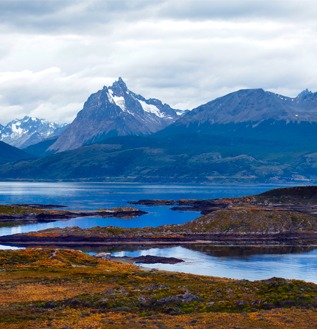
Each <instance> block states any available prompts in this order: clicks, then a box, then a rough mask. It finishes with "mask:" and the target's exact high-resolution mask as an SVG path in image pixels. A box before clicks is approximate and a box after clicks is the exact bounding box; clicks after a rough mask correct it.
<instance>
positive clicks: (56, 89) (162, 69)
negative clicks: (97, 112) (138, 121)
mask: <svg viewBox="0 0 317 329" xmlns="http://www.w3.org/2000/svg"><path fill="white" fill-rule="evenodd" d="M316 17H317V4H316V2H315V1H314V0H301V1H298V0H285V1H284V0H274V1H267V0H226V1H223V0H45V1H44V0H0V42H1V45H0V113H1V115H0V123H1V124H6V123H7V122H9V121H10V120H13V119H15V118H22V117H23V116H25V115H30V116H35V117H39V118H45V119H48V120H51V121H56V122H60V123H64V122H67V123H68V122H71V121H72V120H73V119H74V118H75V116H76V114H77V112H78V111H80V110H81V109H82V108H83V104H84V102H85V100H86V99H87V98H88V96H89V95H90V94H92V93H93V92H96V91H98V90H100V89H102V87H103V86H105V85H106V86H108V85H111V84H112V83H113V81H115V80H116V79H117V78H118V77H122V78H123V79H124V81H125V82H126V83H127V86H128V88H129V89H131V90H132V91H134V92H135V93H137V94H141V95H142V96H144V97H145V98H158V99H160V100H162V101H163V102H164V103H167V104H169V105H171V106H172V107H174V108H178V109H193V108H195V107H197V106H199V105H201V104H204V103H206V102H208V101H210V100H212V99H215V98H217V97H220V96H223V95H225V94H227V93H229V92H233V91H236V90H238V89H242V88H263V89H265V90H269V91H272V92H276V93H280V94H282V95H286V96H290V97H295V96H296V95H297V94H298V93H299V92H300V91H302V90H304V89H306V88H308V89H310V90H312V91H317V42H316V40H317V20H316Z"/></svg>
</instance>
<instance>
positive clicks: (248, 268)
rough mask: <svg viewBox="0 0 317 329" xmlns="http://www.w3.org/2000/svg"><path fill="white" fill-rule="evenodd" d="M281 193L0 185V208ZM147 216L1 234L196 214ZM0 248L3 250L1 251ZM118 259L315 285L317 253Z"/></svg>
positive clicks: (181, 252) (178, 251)
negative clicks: (152, 260) (173, 261)
mask: <svg viewBox="0 0 317 329" xmlns="http://www.w3.org/2000/svg"><path fill="white" fill-rule="evenodd" d="M275 187H280V186H273V185H270V186H268V185H256V186H255V185H252V186H236V185H233V186H230V185H210V186H209V185H150V184H106V183H59V182H58V183H31V182H30V183H24V182H23V183H22V182H21V183H18V182H0V204H10V203H39V204H56V205H65V206H66V207H67V208H66V209H91V210H93V209H98V208H105V207H116V206H125V205H128V201H132V200H140V199H174V200H178V199H214V198H222V197H237V196H243V195H252V194H256V193H261V192H264V191H266V190H269V189H272V188H275ZM137 207H138V208H140V209H142V210H145V211H148V212H149V213H148V214H146V215H143V216H140V217H137V218H133V219H129V220H126V219H116V218H97V217H91V218H75V219H71V220H68V221H57V222H52V223H45V224H43V223H39V224H29V225H20V226H15V227H12V228H0V235H8V234H14V233H26V232H30V231H38V230H42V229H47V228H54V227H67V226H79V227H82V228H89V227H94V226H108V225H113V226H122V227H144V226H153V227H154V226H159V225H163V224H172V223H173V224H180V223H184V222H186V221H189V220H191V219H194V218H196V217H197V216H199V214H198V213H194V212H181V211H172V210H170V208H169V207H146V206H137ZM1 248H6V247H4V246H0V249H1ZM114 254H115V255H117V256H123V255H128V256H132V255H133V256H138V255H148V254H150V255H157V256H165V257H178V258H182V259H184V260H185V263H179V264H175V265H169V264H154V265H144V266H146V267H154V268H159V269H165V270H171V271H180V272H187V273H193V274H202V275H210V276H219V277H228V278H236V279H248V280H258V279H266V278H270V277H273V276H276V277H283V278H296V279H303V280H305V281H311V282H316V283H317V249H315V250H312V251H308V252H307V251H305V252H299V253H296V254H294V253H290V254H282V253H281V254H279V253H276V252H275V253H274V254H270V253H269V252H268V253H267V254H265V253H264V254H258V255H251V256H247V257H246V256H236V255H235V256H232V255H230V253H229V254H227V255H226V256H225V257H220V256H214V255H209V254H207V253H204V252H201V251H195V250H192V249H189V248H185V247H171V248H152V249H148V250H137V251H134V252H130V251H121V252H117V253H114Z"/></svg>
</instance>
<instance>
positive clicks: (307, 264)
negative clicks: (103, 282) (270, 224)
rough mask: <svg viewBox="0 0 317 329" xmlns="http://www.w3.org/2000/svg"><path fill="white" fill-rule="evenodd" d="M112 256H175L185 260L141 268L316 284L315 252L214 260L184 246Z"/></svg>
mask: <svg viewBox="0 0 317 329" xmlns="http://www.w3.org/2000/svg"><path fill="white" fill-rule="evenodd" d="M277 250H278V249H277ZM112 255H113V256H117V257H123V256H129V257H137V256H142V255H144V256H145V255H152V256H161V257H176V258H180V259H183V260H184V261H185V262H184V263H178V264H141V265H142V266H144V267H148V268H156V269H160V270H166V271H175V272H184V273H192V274H200V275H208V276H217V277H224V278H232V279H246V280H264V279H269V278H271V277H273V276H275V277H281V278H285V279H299V280H305V281H308V282H315V283H317V249H315V250H312V251H308V252H299V253H291V254H282V253H281V254H278V253H277V254H258V255H257V254H255V255H251V256H247V257H246V256H239V257H237V256H232V255H230V254H228V255H226V256H222V257H219V256H218V257H216V256H210V255H208V254H205V253H203V252H199V251H195V250H190V249H189V248H185V247H171V248H151V249H147V250H137V251H121V252H114V253H112Z"/></svg>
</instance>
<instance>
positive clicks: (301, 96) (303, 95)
mask: <svg viewBox="0 0 317 329" xmlns="http://www.w3.org/2000/svg"><path fill="white" fill-rule="evenodd" d="M312 94H313V92H312V91H310V90H308V89H307V88H306V89H305V90H303V91H301V92H300V93H299V94H298V95H297V97H296V98H298V99H304V98H306V97H307V96H311V95H312Z"/></svg>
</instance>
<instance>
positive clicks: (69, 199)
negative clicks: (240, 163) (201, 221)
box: [0, 182, 274, 236]
mask: <svg viewBox="0 0 317 329" xmlns="http://www.w3.org/2000/svg"><path fill="white" fill-rule="evenodd" d="M273 187H274V186H267V185H265V186H263V185H262V186H261V185H252V186H231V185H230V186H229V185H228V186H226V185H150V184H107V183H31V182H30V183H25V182H0V204H11V203H38V204H55V205H65V206H67V208H66V209H90V210H93V209H98V208H105V207H116V206H126V205H128V201H137V200H140V199H173V200H178V199H214V198H222V197H236V196H242V195H250V194H256V193H261V192H264V191H266V190H268V189H271V188H273ZM136 207H137V208H139V209H142V210H145V211H147V212H149V213H148V214H146V215H143V216H140V217H137V218H133V219H129V220H127V219H118V218H98V217H88V218H87V217H85V218H75V219H71V220H68V221H57V222H51V223H37V224H26V225H19V226H15V227H10V228H0V236H1V235H9V234H15V233H27V232H31V231H38V230H44V229H48V228H55V227H61V228H64V227H69V226H79V227H81V228H89V227H94V226H109V225H112V226H122V227H129V228H131V227H144V226H152V227H156V226H159V225H164V224H181V223H184V222H187V221H190V220H192V219H194V218H196V217H198V215H199V214H198V213H194V212H181V211H172V210H170V208H169V207H165V206H161V207H147V206H139V205H137V206H136Z"/></svg>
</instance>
